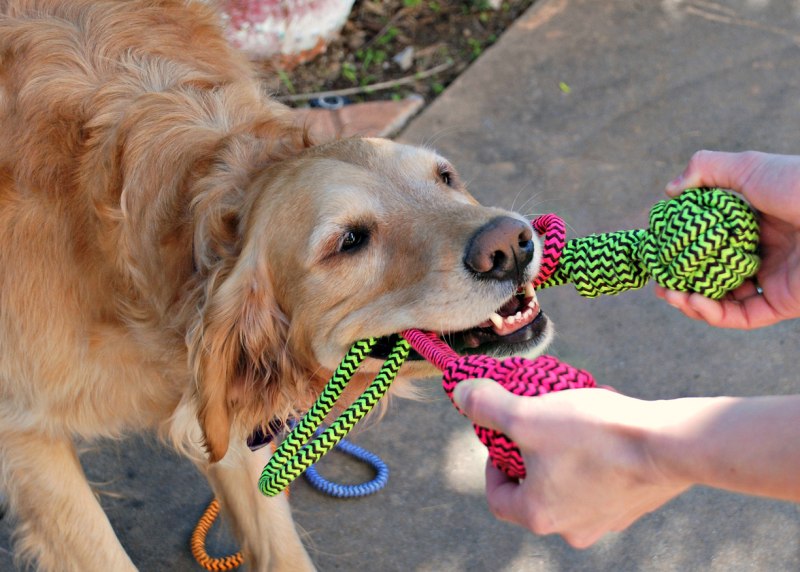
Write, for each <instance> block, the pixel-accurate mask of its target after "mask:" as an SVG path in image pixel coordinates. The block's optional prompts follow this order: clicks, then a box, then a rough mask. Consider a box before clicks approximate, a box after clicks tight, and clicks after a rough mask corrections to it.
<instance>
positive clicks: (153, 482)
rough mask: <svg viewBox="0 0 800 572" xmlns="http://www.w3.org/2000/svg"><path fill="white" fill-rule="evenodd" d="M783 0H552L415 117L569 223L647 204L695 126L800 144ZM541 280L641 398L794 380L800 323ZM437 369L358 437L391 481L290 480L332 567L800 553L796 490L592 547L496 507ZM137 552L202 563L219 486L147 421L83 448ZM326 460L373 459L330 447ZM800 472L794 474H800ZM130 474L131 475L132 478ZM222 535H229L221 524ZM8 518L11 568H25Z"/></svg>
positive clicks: (772, 562) (793, 36) (722, 559)
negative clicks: (755, 327) (367, 486)
mask: <svg viewBox="0 0 800 572" xmlns="http://www.w3.org/2000/svg"><path fill="white" fill-rule="evenodd" d="M793 4H794V3H788V2H779V1H774V0H773V1H770V0H729V1H727V2H725V3H724V4H722V3H716V2H712V1H708V0H693V1H681V0H664V1H662V2H646V1H635V0H628V1H612V2H598V1H596V0H539V1H538V2H537V3H536V4H535V5H534V6H533V8H532V9H531V10H530V11H529V12H528V13H527V14H526V15H525V16H524V17H523V18H521V19H520V20H518V22H517V23H516V24H515V26H514V27H513V28H512V29H511V30H510V31H509V32H507V33H506V34H505V35H504V36H503V37H502V38H501V40H500V41H499V42H498V44H496V45H495V46H494V47H493V48H491V49H490V50H488V51H487V53H486V54H485V55H484V56H483V57H482V58H481V59H480V60H479V61H478V62H477V63H476V64H475V65H474V66H472V67H471V68H470V69H469V70H468V71H467V72H466V73H465V74H464V75H462V77H461V78H460V79H459V80H458V81H457V82H456V84H455V85H453V86H452V87H451V88H450V89H448V90H447V91H446V92H445V93H444V94H443V95H442V96H441V97H440V98H439V99H438V100H437V101H436V102H435V103H434V104H433V105H431V106H430V107H429V108H428V109H427V110H425V111H424V112H423V114H422V115H421V116H420V117H419V118H417V119H416V120H415V121H414V122H413V123H412V124H411V125H410V126H409V127H408V128H407V129H406V130H405V131H404V132H403V134H402V136H401V139H402V140H403V141H406V142H410V143H424V144H428V145H432V146H433V147H435V148H436V149H437V150H439V151H440V152H442V153H443V154H445V155H446V156H448V157H449V158H450V159H451V160H452V161H453V163H454V164H455V165H456V167H457V168H458V169H459V170H460V171H461V173H462V175H463V177H464V179H465V180H467V181H471V188H472V191H473V193H474V194H475V195H476V196H477V197H478V198H479V199H481V200H482V201H483V202H485V203H490V204H497V205H500V206H504V207H512V208H516V209H517V210H519V211H520V212H523V213H526V214H535V213H542V212H548V211H555V212H558V213H559V214H560V215H561V216H563V217H564V218H565V219H566V221H567V222H568V225H569V228H570V229H572V233H573V234H572V235H573V236H575V235H585V234H589V233H592V232H602V231H608V230H617V229H622V228H632V227H639V226H645V225H646V220H647V212H648V211H649V208H650V207H651V206H652V204H653V203H654V202H655V201H657V200H659V199H661V198H662V189H663V186H664V184H665V183H666V182H667V181H668V180H670V179H671V178H672V177H674V176H675V175H677V174H679V173H680V171H681V170H682V169H683V167H684V165H685V163H686V161H687V160H688V158H689V157H690V156H691V154H692V153H693V152H694V151H695V150H697V149H700V148H716V149H726V150H740V149H746V148H756V149H761V150H765V151H774V152H785V153H797V152H798V151H800V145H798V126H800V97H798V93H800V89H799V88H800V10H798V8H797V7H794V6H793ZM541 301H542V304H543V306H544V307H545V310H546V311H547V312H548V314H549V315H550V316H551V317H552V318H553V319H554V320H555V321H556V323H557V325H558V329H559V337H558V339H557V341H556V343H555V347H554V348H553V353H555V354H556V355H558V356H560V357H561V358H562V359H564V360H566V361H568V362H570V363H572V364H573V365H575V366H578V367H582V368H586V369H589V370H590V371H592V372H593V373H594V374H595V376H596V377H597V378H598V380H601V381H602V382H604V383H609V384H612V385H614V386H615V387H616V388H618V389H619V390H620V391H622V392H624V393H629V394H632V395H636V396H639V397H643V398H647V399H657V398H669V397H678V396H686V395H719V394H733V395H760V394H788V393H797V392H798V391H800V379H799V378H800V376H799V375H798V372H797V369H796V368H797V355H798V345H797V344H798V341H797V340H798V339H800V323H798V322H794V323H787V324H783V325H780V326H777V327H773V328H768V329H765V330H760V331H755V332H750V333H745V332H731V331H721V330H714V329H711V328H709V327H706V326H704V325H702V324H699V323H695V322H692V321H690V320H688V319H686V318H684V317H683V316H682V315H680V314H679V313H677V312H676V311H675V310H672V309H671V308H670V307H669V306H667V305H666V304H663V303H660V302H658V301H657V300H656V299H655V298H654V296H653V295H652V292H651V291H650V290H649V289H645V290H644V291H640V292H635V293H628V294H625V295H623V296H619V297H615V298H608V299H596V300H584V299H581V298H580V297H579V296H578V295H577V294H575V292H574V291H573V290H572V289H571V288H569V287H563V288H559V289H554V290H551V291H545V292H544V293H543V294H542V295H541ZM436 386H437V383H436V380H432V381H431V390H430V398H429V399H427V400H425V401H424V402H421V403H416V402H413V403H412V402H400V401H395V402H393V403H392V405H391V408H390V413H389V414H388V416H387V417H386V419H385V420H384V421H382V422H381V424H380V425H379V426H378V427H377V428H373V429H371V430H368V431H365V432H362V433H360V434H359V435H357V436H356V437H355V438H354V441H356V442H358V443H360V444H362V445H364V446H366V447H368V448H369V449H371V450H372V451H373V452H375V453H377V454H379V455H380V456H381V457H382V458H383V460H384V461H385V462H386V463H387V464H388V465H389V467H390V470H391V478H390V481H389V485H388V486H387V487H386V489H385V490H383V491H382V492H380V493H378V494H376V495H374V496H372V497H368V498H366V499H361V500H347V501H344V500H335V499H332V498H328V497H325V496H322V495H320V494H318V493H317V492H315V491H313V490H311V489H310V488H309V487H308V486H307V485H306V483H305V482H303V481H302V480H301V481H299V482H298V483H297V484H296V485H294V486H293V490H292V504H293V507H294V510H295V514H296V519H297V521H298V522H299V523H300V525H301V526H302V527H303V528H304V529H305V530H306V531H307V533H308V546H309V549H310V552H311V554H312V558H314V560H315V562H316V563H317V565H318V566H319V568H320V569H321V570H323V571H333V570H342V571H375V570H380V571H397V572H405V571H419V572H422V571H431V572H433V571H476V572H480V571H493V572H494V571H526V572H527V571H548V572H550V571H564V572H567V571H569V572H574V571H587V572H590V571H591V572H595V571H614V572H618V571H638V570H645V571H651V570H652V571H674V570H680V571H684V570H703V571H706V570H714V571H717V570H718V571H726V572H728V571H732V570H733V571H747V570H753V571H764V570H769V571H784V570H785V571H789V570H800V507H799V506H798V505H794V504H790V503H782V502H775V501H769V500H762V499H756V498H748V497H744V496H739V495H734V494H729V493H725V492H720V491H713V490H708V489H703V488H700V489H695V490H692V491H690V492H688V493H687V494H684V495H683V496H681V497H679V498H678V499H676V500H675V501H673V502H671V503H670V504H669V505H667V506H666V507H664V508H662V509H661V510H659V511H657V512H656V513H654V514H651V515H649V516H647V517H645V518H643V519H642V520H640V521H639V522H638V523H636V524H635V525H634V526H632V527H631V528H630V529H629V530H628V531H626V532H624V533H621V534H617V535H612V536H609V537H607V538H606V539H604V540H602V541H601V542H600V543H599V544H597V545H596V546H595V547H593V548H591V549H588V550H585V551H576V550H573V549H571V548H570V547H569V546H567V545H566V544H565V543H564V542H563V541H561V540H560V539H558V538H555V537H545V538H541V537H535V536H533V535H531V534H530V533H527V532H526V531H524V530H521V529H518V528H515V527H513V526H510V525H507V524H504V523H500V522H497V521H496V520H495V519H494V518H493V517H492V516H491V515H490V514H489V512H488V510H487V508H486V506H485V501H484V498H483V493H482V489H483V482H482V480H483V458H484V453H483V451H482V448H481V446H480V445H479V444H478V443H477V441H476V440H475V439H474V438H473V437H472V435H471V430H470V428H469V426H468V424H467V423H466V421H465V420H464V419H463V418H462V417H460V416H459V415H458V414H456V413H455V411H454V410H453V409H452V407H451V405H450V404H449V402H447V401H446V400H445V398H444V397H443V396H442V395H440V391H439V389H438V387H436ZM84 460H85V463H86V466H87V472H88V473H89V475H90V477H91V478H92V480H93V481H94V482H97V483H102V486H101V487H100V488H101V489H102V490H103V491H107V492H113V493H114V495H113V496H111V495H104V496H103V503H104V505H105V506H106V507H107V509H108V514H109V518H110V519H111V521H112V523H113V525H114V526H115V528H116V529H117V531H118V533H119V536H120V538H121V540H122V542H123V544H124V545H125V546H126V548H127V549H128V551H129V553H130V554H131V556H132V558H133V559H134V562H136V563H137V564H138V565H139V566H140V567H141V569H142V570H148V571H150V570H153V571H161V570H186V571H189V570H198V569H199V568H197V567H196V565H195V564H194V563H193V561H192V558H191V556H190V554H189V551H188V546H187V545H188V538H189V534H190V531H191V528H192V527H193V525H194V523H195V522H196V520H197V518H198V516H199V515H200V513H201V512H202V510H203V508H204V506H205V503H206V502H207V500H208V499H209V494H210V493H209V491H208V488H207V486H206V485H205V483H204V482H203V480H202V478H201V477H199V476H198V475H197V474H196V473H195V471H194V470H193V468H192V467H191V465H190V464H189V463H188V462H185V461H182V460H180V459H179V458H178V457H177V456H176V455H174V454H173V453H171V452H168V451H166V450H164V449H162V448H160V447H158V446H156V445H154V444H151V443H145V442H142V441H139V440H132V441H127V442H125V443H122V444H113V445H109V446H103V447H100V448H99V449H98V450H96V451H91V452H89V453H87V454H86V455H85V456H84ZM321 470H322V471H323V472H325V473H326V474H329V475H332V476H334V477H336V476H339V477H341V478H345V479H346V478H357V477H358V476H359V474H360V469H359V468H358V467H352V466H351V465H349V464H348V463H347V462H342V461H341V459H339V458H337V457H335V456H331V457H330V458H327V459H326V460H325V461H323V463H322V467H321ZM798 478H800V477H798ZM117 495H119V496H117ZM212 546H213V548H215V549H218V550H220V551H224V550H225V549H226V548H233V546H232V545H231V544H230V540H229V537H228V536H227V535H226V534H224V533H223V534H219V533H212ZM8 547H9V541H8V525H7V523H6V521H0V570H13V569H14V568H13V567H12V565H11V561H10V557H9V554H8V553H7V552H6V549H8Z"/></svg>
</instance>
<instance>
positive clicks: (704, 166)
mask: <svg viewBox="0 0 800 572" xmlns="http://www.w3.org/2000/svg"><path fill="white" fill-rule="evenodd" d="M751 163H752V161H751V160H750V157H748V156H746V155H745V154H744V153H725V152H721V151H698V152H697V153H695V154H694V155H692V158H691V159H690V160H689V164H688V165H687V166H686V170H684V172H683V174H681V175H680V176H679V177H677V178H676V179H674V180H672V181H670V182H669V183H668V184H667V188H666V191H667V194H668V195H669V196H671V197H675V196H678V195H679V194H681V192H683V190H684V189H692V188H695V187H720V188H723V189H732V190H736V191H741V186H742V184H741V183H742V181H743V180H744V179H745V178H746V175H747V173H748V172H749V171H748V169H749V168H750V167H751Z"/></svg>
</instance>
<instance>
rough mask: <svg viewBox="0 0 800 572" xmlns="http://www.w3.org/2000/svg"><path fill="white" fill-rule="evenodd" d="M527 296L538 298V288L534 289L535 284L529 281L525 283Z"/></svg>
mask: <svg viewBox="0 0 800 572" xmlns="http://www.w3.org/2000/svg"><path fill="white" fill-rule="evenodd" d="M525 297H526V298H533V299H534V300H536V290H534V289H533V284H531V283H530V282H528V283H527V284H525Z"/></svg>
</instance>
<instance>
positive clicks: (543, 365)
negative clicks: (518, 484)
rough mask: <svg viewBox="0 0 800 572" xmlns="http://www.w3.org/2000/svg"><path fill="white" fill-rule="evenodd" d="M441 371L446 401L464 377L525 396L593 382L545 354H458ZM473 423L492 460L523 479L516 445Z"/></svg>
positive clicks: (496, 464) (522, 467)
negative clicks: (501, 356) (490, 381)
mask: <svg viewBox="0 0 800 572" xmlns="http://www.w3.org/2000/svg"><path fill="white" fill-rule="evenodd" d="M442 373H443V375H444V377H443V379H442V387H443V388H444V391H445V393H447V396H448V397H449V398H450V401H453V390H454V389H455V387H456V385H458V383H459V382H461V381H464V380H465V379H475V378H488V379H493V380H495V381H496V382H498V383H499V384H500V385H502V386H503V387H504V388H505V389H506V390H508V391H510V392H511V393H514V394H516V395H525V396H534V395H543V394H545V393H550V392H552V391H561V390H563V389H576V388H581V387H594V386H595V381H594V378H593V377H592V374H590V373H589V372H587V371H584V370H580V369H577V368H574V367H572V366H571V365H569V364H566V363H564V362H561V361H559V360H558V359H556V358H554V357H553V356H548V355H543V356H539V357H537V358H536V359H534V360H530V359H526V358H522V357H509V358H506V359H503V360H498V359H496V358H493V357H489V356H486V355H467V356H460V357H458V358H456V359H453V360H450V361H449V362H448V364H447V365H446V366H445V368H444V370H443V372H442ZM453 405H455V402H453ZM456 408H458V406H457V405H456ZM459 412H461V411H460V410H459ZM461 413H462V414H463V412H461ZM473 427H474V429H475V434H476V435H477V436H478V439H480V440H481V442H482V443H483V444H484V445H486V447H487V448H488V450H489V458H490V459H491V460H492V464H493V465H494V466H495V467H497V468H498V469H500V470H501V471H503V472H505V473H506V474H507V475H508V476H509V477H511V478H515V479H524V478H525V463H524V462H523V460H522V454H521V453H520V450H519V447H517V445H516V444H515V443H514V442H513V441H512V440H511V439H509V438H508V436H507V435H505V434H504V433H501V432H499V431H495V430H494V429H489V428H487V427H481V426H480V425H475V424H473Z"/></svg>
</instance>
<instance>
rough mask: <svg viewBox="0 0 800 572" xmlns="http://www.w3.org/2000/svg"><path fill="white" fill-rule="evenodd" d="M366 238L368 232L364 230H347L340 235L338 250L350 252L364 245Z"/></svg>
mask: <svg viewBox="0 0 800 572" xmlns="http://www.w3.org/2000/svg"><path fill="white" fill-rule="evenodd" d="M367 240H369V233H368V232H367V231H366V230H360V229H351V230H348V231H347V232H345V233H344V234H343V235H342V243H341V246H340V247H339V251H340V252H352V251H354V250H357V249H359V248H361V247H362V246H364V245H365V244H366V243H367Z"/></svg>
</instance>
